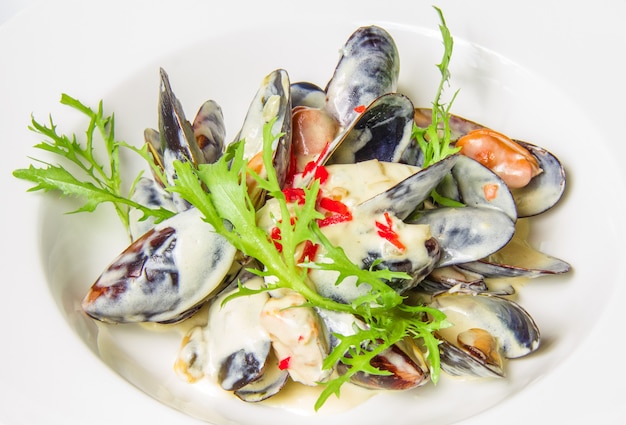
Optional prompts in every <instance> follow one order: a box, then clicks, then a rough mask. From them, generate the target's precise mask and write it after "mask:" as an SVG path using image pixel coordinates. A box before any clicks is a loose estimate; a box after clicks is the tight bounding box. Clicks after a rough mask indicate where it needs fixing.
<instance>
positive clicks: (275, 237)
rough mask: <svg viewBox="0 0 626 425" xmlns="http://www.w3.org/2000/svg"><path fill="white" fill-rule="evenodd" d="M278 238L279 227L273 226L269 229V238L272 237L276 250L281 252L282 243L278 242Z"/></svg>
mask: <svg viewBox="0 0 626 425" xmlns="http://www.w3.org/2000/svg"><path fill="white" fill-rule="evenodd" d="M280 238H281V236H280V228H279V227H273V228H272V230H271V231H270V239H272V242H274V246H275V247H276V251H278V252H283V244H281V243H280V242H278V241H279V240H280Z"/></svg>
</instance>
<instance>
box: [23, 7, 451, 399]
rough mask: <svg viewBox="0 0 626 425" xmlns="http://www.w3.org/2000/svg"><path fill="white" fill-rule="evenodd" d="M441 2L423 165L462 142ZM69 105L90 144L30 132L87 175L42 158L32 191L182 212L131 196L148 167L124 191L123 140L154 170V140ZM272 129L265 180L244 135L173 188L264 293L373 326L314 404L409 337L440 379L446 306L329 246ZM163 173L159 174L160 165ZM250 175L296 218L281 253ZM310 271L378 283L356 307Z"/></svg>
mask: <svg viewBox="0 0 626 425" xmlns="http://www.w3.org/2000/svg"><path fill="white" fill-rule="evenodd" d="M435 9H436V10H437V12H438V13H439V16H440V19H441V25H440V29H441V33H442V35H443V39H444V47H445V53H444V57H443V60H442V62H441V64H439V65H438V67H439V69H440V71H441V74H442V80H441V82H440V85H439V88H438V91H437V95H436V97H435V101H434V103H433V106H434V108H433V114H432V123H431V124H430V125H429V126H428V127H426V128H419V127H417V126H415V125H414V127H413V137H414V138H415V140H416V143H418V145H419V146H420V148H421V149H422V151H423V153H424V159H425V160H424V166H428V165H430V164H432V163H434V162H436V161H438V160H441V159H443V158H445V157H446V156H448V155H451V154H454V153H456V152H457V149H456V148H452V147H450V128H449V122H448V120H449V118H448V115H449V114H448V112H449V109H450V106H451V103H452V102H450V103H449V104H448V105H445V104H442V103H440V98H441V94H442V92H443V88H444V85H445V84H446V83H447V82H448V80H449V71H448V64H449V61H450V56H451V53H452V46H453V40H452V37H451V35H450V32H449V31H448V29H447V27H446V24H445V21H444V19H443V14H442V13H441V11H440V10H439V9H438V8H435ZM455 96H456V94H455ZM453 100H454V98H453ZM61 103H62V104H64V105H68V106H70V107H72V108H74V109H76V110H78V111H79V112H81V113H83V114H84V115H86V116H87V117H88V118H89V120H90V124H89V126H88V129H87V131H86V142H85V146H83V144H81V143H79V141H78V140H77V137H76V136H75V135H73V136H72V137H68V136H65V135H59V134H58V133H57V131H56V125H55V124H54V122H53V120H52V118H51V117H50V123H49V126H48V125H43V124H40V123H39V122H37V121H36V120H35V119H34V118H33V119H32V126H31V127H30V128H31V130H33V131H35V132H37V133H39V134H41V135H43V136H45V137H46V138H47V139H48V140H46V141H44V142H42V143H40V144H38V145H36V146H35V147H36V148H38V149H42V150H45V151H47V152H49V153H52V154H54V155H57V156H60V157H62V158H64V159H65V160H66V161H68V162H69V163H70V166H71V168H72V169H76V170H77V171H78V172H79V173H80V174H82V177H81V178H78V177H76V176H75V175H74V174H72V172H70V171H69V170H68V169H66V168H64V167H63V166H61V165H53V164H50V163H48V162H45V161H42V160H37V159H36V160H35V161H37V162H38V163H40V164H43V165H44V167H41V168H38V167H35V166H33V165H31V166H30V167H29V168H27V169H18V170H15V171H14V172H13V174H14V176H15V177H17V178H20V179H24V180H28V181H31V182H33V183H35V186H34V187H32V188H31V189H29V191H38V190H43V191H46V192H47V191H52V190H56V191H60V192H61V194H62V195H63V196H67V197H76V198H79V199H81V200H83V201H84V204H83V205H82V206H81V207H79V208H78V209H77V210H76V211H74V212H83V211H84V212H91V211H94V210H95V209H96V208H97V207H98V205H100V204H102V203H106V202H110V203H112V205H113V206H114V208H115V211H116V213H117V215H118V216H119V218H120V219H121V221H122V223H123V224H124V226H125V227H126V229H127V230H128V229H129V222H130V218H129V213H130V211H131V210H133V209H136V210H138V211H141V212H142V214H143V217H142V219H145V218H148V217H154V218H155V221H157V222H158V221H161V220H163V219H166V218H168V217H171V216H172V215H173V214H174V213H173V212H171V211H168V210H165V209H163V208H159V209H152V208H148V207H145V206H143V205H141V204H139V203H137V202H134V201H132V199H130V198H131V196H130V194H132V191H133V188H134V186H135V185H136V183H137V182H138V180H139V178H140V177H141V175H142V174H141V173H139V174H138V175H137V177H136V178H135V179H134V180H133V182H132V184H131V185H130V189H129V190H128V193H127V194H124V191H123V189H122V187H123V185H122V178H121V174H120V156H119V150H120V147H125V148H128V149H130V150H132V151H133V152H135V153H137V154H139V155H140V156H141V157H143V158H144V159H145V160H146V161H147V162H148V163H149V164H150V167H153V169H154V164H153V161H152V156H151V153H150V152H148V150H147V147H146V146H144V148H142V149H138V148H135V147H132V146H130V145H127V144H126V143H124V142H120V141H116V140H115V137H114V131H113V127H114V118H113V116H112V115H111V116H104V113H103V107H102V102H100V104H99V107H98V109H97V110H96V111H94V110H92V109H91V108H89V107H87V106H85V105H83V104H82V103H81V102H79V101H78V100H76V99H74V98H71V97H70V96H67V95H63V96H62V98H61ZM271 128H272V123H271V122H270V123H268V124H266V125H265V127H264V148H263V163H264V165H265V170H266V173H267V174H266V177H262V176H260V175H258V174H256V173H255V172H254V171H252V170H251V169H250V168H248V162H247V161H246V160H244V144H245V141H240V142H238V143H233V144H232V145H230V146H229V147H228V149H227V151H226V152H225V154H224V155H223V156H222V157H221V158H220V159H219V160H218V161H216V162H215V163H212V164H200V165H198V166H194V165H193V163H192V162H190V161H188V162H180V161H175V162H174V168H175V170H176V173H177V179H176V180H175V181H174V185H173V186H168V187H166V189H167V190H169V191H171V192H176V193H178V194H180V195H181V196H182V197H183V198H184V199H186V200H187V201H188V202H190V203H191V204H192V205H193V206H194V207H195V208H197V209H198V210H199V211H200V212H201V213H202V214H203V215H204V217H205V220H206V221H207V222H208V223H210V224H211V225H212V226H213V227H214V228H215V231H216V232H218V233H219V234H221V235H222V236H224V237H225V238H226V239H228V240H229V241H230V243H232V244H233V246H235V247H236V248H237V249H238V250H240V251H241V252H242V253H243V254H245V255H247V256H250V257H254V258H255V259H256V260H258V261H259V262H260V263H261V264H262V265H263V266H264V269H263V270H262V271H261V270H252V271H253V272H255V273H257V274H258V275H260V276H263V277H268V279H267V287H266V288H263V289H260V290H258V291H269V290H273V289H278V288H288V289H291V290H294V291H297V292H298V293H300V294H301V295H302V296H304V297H305V298H306V300H307V304H306V306H310V307H317V308H322V309H326V310H333V311H338V312H344V313H348V314H352V315H354V316H355V317H357V318H359V319H360V320H362V321H363V322H364V323H365V327H364V328H356V327H355V329H354V331H355V333H354V334H353V335H336V336H337V338H338V340H339V344H338V346H337V347H336V348H334V349H333V351H332V352H331V353H330V354H329V355H328V357H327V358H326V359H325V361H324V365H323V367H324V368H327V369H330V368H333V367H334V366H335V365H337V364H338V363H342V364H344V365H345V366H346V370H345V373H343V374H341V375H339V376H337V377H333V378H332V379H331V380H330V381H329V382H327V383H324V384H323V385H325V388H324V390H323V391H322V393H321V395H320V397H319V398H318V400H317V402H316V404H315V409H316V410H318V409H319V408H321V407H322V406H323V404H324V403H325V402H326V401H327V400H328V398H329V397H330V396H331V395H333V394H334V395H336V396H339V395H340V388H341V386H342V385H343V384H344V383H346V382H349V381H350V379H351V377H352V376H354V375H355V374H357V373H366V374H373V375H386V374H389V372H385V371H382V370H380V369H378V368H376V367H374V366H372V359H374V358H375V356H376V355H378V354H380V353H382V352H384V351H385V350H387V349H388V348H390V347H392V346H393V345H395V344H397V343H400V342H402V341H403V340H405V339H407V338H413V339H415V340H419V341H420V343H421V344H422V347H423V348H424V349H425V351H426V356H427V360H428V367H429V368H430V378H431V380H432V381H433V382H434V383H436V382H437V381H438V379H439V374H440V358H439V348H438V345H439V340H438V339H437V338H436V337H435V336H434V333H435V332H436V331H437V330H439V329H441V328H442V327H445V326H447V325H448V323H447V322H446V321H445V315H444V314H443V313H442V312H440V311H439V310H437V309H433V308H429V307H425V306H419V305H410V304H408V303H406V302H405V301H406V300H405V298H404V297H402V296H401V295H399V294H398V293H397V292H395V291H394V290H393V289H392V288H391V287H390V286H388V285H387V283H386V282H387V281H389V280H392V279H404V278H409V276H408V275H406V274H405V273H400V272H393V271H390V270H388V269H379V268H376V267H372V268H370V269H362V268H360V267H359V266H358V265H356V264H354V263H352V262H351V260H350V259H349V258H348V256H347V255H346V253H345V252H344V250H343V249H342V248H340V247H336V246H333V245H332V244H331V243H330V241H329V240H328V239H327V238H326V237H325V235H324V234H323V233H322V231H321V230H320V228H319V226H318V224H317V220H318V219H320V218H322V217H323V216H322V214H321V213H319V212H318V211H316V210H315V204H316V199H317V195H318V192H319V190H320V183H319V181H318V180H315V181H314V182H313V183H312V184H311V185H309V186H308V187H305V188H303V190H304V192H305V194H304V200H305V201H304V203H303V204H302V205H289V204H288V202H287V200H286V198H285V195H284V193H283V192H282V191H281V187H280V185H279V182H278V178H277V175H276V170H275V169H274V168H273V166H272V149H271V146H272V142H273V141H274V140H275V138H276V137H279V136H280V135H273V134H271ZM97 136H99V137H100V138H101V139H102V141H103V145H104V150H105V153H106V154H107V159H108V164H107V165H106V166H104V165H101V164H100V163H99V162H98V160H97V158H96V156H95V154H94V139H95V138H96V137H97ZM154 171H155V172H157V173H158V172H159V170H157V169H154ZM246 176H252V177H253V179H254V181H255V183H256V184H257V185H258V187H259V188H261V189H263V190H264V191H266V193H267V195H268V197H271V198H274V199H275V200H276V201H277V202H278V204H279V207H280V211H281V217H294V219H293V220H277V223H276V225H277V227H278V228H279V230H280V235H281V250H278V249H277V248H276V246H275V244H274V242H273V241H272V240H271V239H270V238H269V236H268V234H267V233H266V232H265V230H263V229H261V228H260V227H258V226H257V210H256V208H255V205H254V203H253V202H252V200H251V198H250V196H249V194H248V183H247V179H246ZM162 180H163V181H165V179H162ZM307 242H311V243H314V244H319V245H321V246H322V247H323V248H324V250H325V252H324V255H325V258H326V259H329V260H331V261H330V262H326V261H325V262H319V263H318V262H311V261H309V262H303V263H300V262H298V260H297V259H296V255H295V253H296V250H297V248H298V247H299V246H300V245H301V244H303V243H307ZM376 265H377V264H376ZM310 269H323V270H329V271H333V272H335V273H336V274H337V278H336V284H340V283H341V282H342V281H343V280H344V279H346V278H348V277H350V278H356V279H357V282H358V284H359V285H363V284H365V285H369V287H370V288H371V290H370V291H369V292H368V293H367V294H366V295H363V296H361V297H358V298H357V299H355V300H354V301H353V302H351V303H350V304H343V303H339V302H337V301H334V300H332V299H330V298H326V297H324V296H322V295H320V294H319V293H317V292H316V291H315V290H314V289H313V288H314V285H313V284H312V283H311V282H310V281H309V275H308V271H309V270H310ZM255 292H257V291H255V290H251V289H247V288H244V287H243V286H240V289H239V294H238V295H237V296H244V295H248V294H253V293H255Z"/></svg>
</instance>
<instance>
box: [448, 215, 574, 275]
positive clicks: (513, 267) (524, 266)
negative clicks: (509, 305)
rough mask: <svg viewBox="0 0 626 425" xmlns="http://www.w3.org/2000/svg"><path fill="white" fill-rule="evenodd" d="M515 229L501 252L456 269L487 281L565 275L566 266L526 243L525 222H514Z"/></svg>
mask: <svg viewBox="0 0 626 425" xmlns="http://www.w3.org/2000/svg"><path fill="white" fill-rule="evenodd" d="M515 227H516V230H515V235H513V238H512V239H511V240H510V241H509V242H508V243H507V244H506V245H505V246H503V247H502V248H501V249H499V250H498V251H496V252H494V253H493V254H492V255H489V256H488V257H486V258H482V259H480V260H477V261H470V262H467V263H465V264H459V267H460V268H462V269H464V270H469V271H472V272H474V273H480V274H481V275H483V276H485V277H489V278H501V277H504V278H509V277H525V278H535V277H538V276H544V275H554V274H562V273H567V272H568V271H569V270H570V268H571V267H570V265H569V263H567V262H565V261H563V260H561V259H559V258H556V257H553V256H551V255H548V254H545V253H543V252H541V251H539V250H537V249H535V248H533V247H532V246H531V244H530V242H529V241H528V237H529V233H530V223H529V219H528V218H525V219H520V220H518V221H517V223H516V226H515Z"/></svg>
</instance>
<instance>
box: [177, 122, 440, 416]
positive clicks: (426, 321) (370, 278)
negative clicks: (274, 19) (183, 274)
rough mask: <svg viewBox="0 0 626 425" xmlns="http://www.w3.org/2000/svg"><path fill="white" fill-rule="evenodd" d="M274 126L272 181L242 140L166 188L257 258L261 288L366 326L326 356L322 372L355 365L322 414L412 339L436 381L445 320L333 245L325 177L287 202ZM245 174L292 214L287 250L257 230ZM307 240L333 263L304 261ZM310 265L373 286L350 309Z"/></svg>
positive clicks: (180, 165)
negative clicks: (327, 229) (354, 379)
mask: <svg viewBox="0 0 626 425" xmlns="http://www.w3.org/2000/svg"><path fill="white" fill-rule="evenodd" d="M271 128H272V122H270V123H267V124H266V125H265V128H264V149H263V162H264V165H265V171H266V175H267V177H265V178H263V177H261V176H260V175H259V174H257V173H255V172H253V171H252V170H251V169H250V168H248V163H247V161H245V160H244V159H243V155H244V143H245V141H240V142H237V143H235V144H233V145H231V146H230V148H229V150H228V152H227V154H226V155H224V156H223V157H222V158H220V159H219V160H218V161H217V162H215V163H212V164H200V165H199V166H197V168H196V167H194V165H193V164H191V163H189V162H179V161H176V162H175V163H174V168H175V170H176V173H177V175H178V179H177V180H176V181H175V183H174V186H172V187H169V188H168V190H170V191H172V192H176V193H178V194H179V195H180V196H181V197H183V198H184V199H186V200H187V201H188V202H190V203H191V204H192V205H193V206H195V207H196V208H198V209H199V210H200V212H202V214H203V215H204V217H205V220H206V221H207V222H208V223H210V224H211V225H212V226H213V227H214V228H215V229H216V231H217V232H219V233H220V234H222V235H223V236H224V237H225V238H227V239H228V240H229V241H230V242H231V243H232V244H233V245H234V246H235V247H236V248H237V249H239V250H240V251H241V252H243V254H245V255H246V256H250V257H253V258H255V259H256V260H258V261H259V262H260V263H261V264H262V265H263V266H264V267H265V270H264V271H254V270H252V271H253V272H255V273H257V274H259V275H261V276H265V277H271V279H268V286H267V288H264V289H260V290H258V291H264V290H272V289H277V288H289V289H291V290H294V291H297V292H299V293H300V294H301V295H302V296H304V297H305V298H306V300H307V304H306V305H307V306H314V307H319V308H323V309H327V310H334V311H338V312H345V313H349V314H352V315H355V316H356V317H359V318H360V319H362V320H363V321H364V322H365V324H366V329H361V330H356V334H355V335H351V336H341V335H338V338H339V339H340V341H341V342H340V344H339V346H338V347H336V348H335V349H334V350H333V351H332V352H331V353H330V355H329V356H328V357H327V359H326V360H325V363H324V367H325V368H332V367H334V366H335V365H336V364H337V362H342V363H344V364H346V365H348V366H349V367H348V369H347V371H346V373H345V374H343V375H341V376H339V377H336V378H333V379H332V380H331V381H330V382H328V383H326V384H325V385H326V387H325V388H324V390H323V392H322V394H321V395H320V397H319V399H318V400H317V402H316V405H315V408H316V409H319V408H320V407H321V406H322V405H323V404H324V402H325V401H326V400H327V399H328V397H330V396H331V395H333V394H336V395H339V391H340V387H341V386H342V385H343V383H345V382H348V381H349V380H350V378H351V376H352V375H354V374H355V373H358V372H365V373H370V374H385V373H386V372H383V371H381V370H379V369H377V368H375V367H373V366H372V365H371V360H372V359H373V358H374V356H376V355H377V354H378V353H381V352H382V351H384V350H386V349H387V348H389V347H391V346H393V345H394V344H396V343H398V342H400V341H401V340H403V339H404V338H406V337H412V338H422V339H423V341H424V345H425V346H426V347H427V349H428V359H429V365H430V368H431V379H432V381H433V382H437V379H438V376H439V351H438V348H437V345H438V341H437V339H436V338H435V337H434V335H433V332H434V331H436V330H437V329H439V328H441V327H442V326H446V322H445V316H444V315H443V314H442V313H441V312H440V311H438V310H435V309H432V308H428V307H422V306H409V305H406V304H405V303H404V301H405V300H404V298H403V297H402V296H400V295H398V294H397V293H396V292H395V291H394V290H393V289H392V288H391V287H389V286H388V285H387V284H386V283H385V281H386V280H388V279H392V278H406V277H408V276H407V275H406V274H405V273H400V272H392V271H390V270H387V269H380V270H379V269H374V268H372V269H369V270H364V269H361V268H360V267H359V266H357V265H356V264H353V263H352V262H351V261H350V260H349V258H348V256H347V255H346V253H345V252H344V250H343V249H342V248H340V247H336V246H333V245H332V244H331V243H330V242H329V240H328V239H327V238H326V237H325V236H324V234H323V233H322V231H321V230H320V228H319V227H318V225H317V220H318V219H320V218H322V217H323V215H322V214H321V213H319V212H318V211H316V210H315V203H316V199H317V194H318V192H319V180H314V181H313V183H312V184H311V185H310V186H309V187H306V188H304V191H305V195H304V203H303V204H302V205H298V204H295V205H288V203H287V200H286V198H285V195H284V193H283V192H282V190H281V188H280V186H279V183H278V179H277V176H276V171H275V169H274V168H273V166H272V148H271V146H272V142H273V140H274V139H275V138H276V137H278V136H274V135H272V134H271ZM247 176H252V177H253V178H254V179H255V181H256V183H257V185H258V187H261V188H263V189H264V190H266V191H267V193H268V195H269V196H272V197H274V198H275V199H276V201H277V202H278V203H279V206H280V210H281V214H282V217H293V220H286V219H280V217H279V219H278V220H277V224H276V225H277V226H278V227H279V229H280V234H281V246H282V249H281V250H278V249H277V248H276V247H275V245H274V242H273V241H272V240H271V239H270V237H269V235H268V234H267V233H266V232H265V231H264V230H263V229H261V228H260V227H258V226H257V221H256V212H257V211H256V209H255V206H254V204H253V202H252V200H251V198H250V195H249V194H248V186H247V178H246V177H247ZM290 207H291V208H290ZM306 241H311V242H313V243H319V244H321V245H322V246H323V248H324V249H325V251H326V252H325V256H326V257H327V258H330V259H331V261H330V262H328V263H327V262H320V263H316V262H305V263H298V260H297V259H296V255H295V252H296V249H297V247H298V246H299V245H300V244H302V243H304V242H306ZM310 268H317V269H324V270H332V271H335V272H337V273H338V277H337V282H336V283H337V284H339V283H340V282H341V281H342V280H343V279H345V278H347V277H354V276H356V278H357V279H358V282H359V284H364V283H367V284H369V285H370V286H371V288H372V289H371V291H370V292H369V293H368V294H367V295H364V296H362V297H360V298H357V299H356V300H354V301H353V302H352V303H351V304H343V303H339V302H337V301H334V300H332V299H330V298H326V297H324V296H322V295H320V294H319V293H317V292H316V291H315V290H314V289H313V287H314V285H312V284H311V282H309V280H308V274H307V269H310ZM251 293H254V291H253V290H249V289H248V290H244V289H243V288H240V292H239V294H238V296H241V295H247V294H251ZM235 296H237V295H235Z"/></svg>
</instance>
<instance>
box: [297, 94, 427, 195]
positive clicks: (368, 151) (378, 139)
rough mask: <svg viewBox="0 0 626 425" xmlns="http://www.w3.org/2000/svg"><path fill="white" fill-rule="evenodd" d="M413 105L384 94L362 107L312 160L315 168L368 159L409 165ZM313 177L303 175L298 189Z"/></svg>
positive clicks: (413, 149)
mask: <svg viewBox="0 0 626 425" xmlns="http://www.w3.org/2000/svg"><path fill="white" fill-rule="evenodd" d="M412 111H413V104H412V103H411V100H410V99H409V98H408V97H406V96H404V95H401V94H397V93H387V94H383V95H381V96H380V97H378V98H376V99H374V100H373V101H372V102H371V103H369V104H367V105H365V107H364V110H363V112H362V113H361V114H360V115H358V116H355V119H354V120H353V121H352V122H351V124H350V125H349V126H347V127H345V128H342V129H340V130H339V132H338V134H337V135H336V136H335V137H334V138H333V140H332V141H330V143H329V144H328V147H327V148H326V149H324V150H323V151H322V152H321V153H320V154H319V155H318V156H317V158H316V159H315V161H316V162H317V163H318V164H321V165H325V164H328V165H331V164H354V163H357V162H364V161H368V160H372V159H377V160H379V161H385V162H403V163H407V164H411V163H412V161H413V160H414V157H415V156H416V155H417V152H416V150H417V149H416V147H415V146H413V145H412V143H411V131H412V128H413V112H412ZM312 178H313V176H312V175H311V174H307V175H303V176H302V181H301V182H300V183H299V185H301V186H306V185H307V184H308V183H309V182H310V181H311V180H312Z"/></svg>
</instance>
